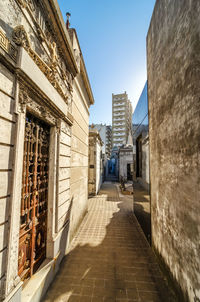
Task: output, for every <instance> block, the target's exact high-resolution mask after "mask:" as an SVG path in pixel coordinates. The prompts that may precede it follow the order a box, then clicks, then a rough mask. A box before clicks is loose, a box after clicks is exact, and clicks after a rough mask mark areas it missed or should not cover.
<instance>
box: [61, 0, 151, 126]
mask: <svg viewBox="0 0 200 302" xmlns="http://www.w3.org/2000/svg"><path fill="white" fill-rule="evenodd" d="M58 3H59V5H60V8H61V11H62V14H63V17H64V20H66V16H65V14H66V12H68V11H69V12H70V13H71V18H70V23H71V27H73V28H75V29H76V31H77V34H78V38H79V42H80V46H81V50H82V53H83V57H84V61H85V65H86V68H87V72H88V76H89V80H90V84H91V87H92V91H93V95H94V99H95V104H94V105H93V106H91V107H90V123H100V122H102V123H107V124H109V123H110V124H111V123H112V93H114V94H116V93H122V92H124V91H126V92H127V93H128V95H129V98H130V100H131V102H132V104H133V108H134V107H135V106H136V103H137V101H138V99H139V96H140V94H141V92H142V89H143V87H144V85H145V81H146V78H147V75H146V35H147V31H148V27H149V24H150V20H151V15H152V12H153V8H154V4H155V0H58Z"/></svg>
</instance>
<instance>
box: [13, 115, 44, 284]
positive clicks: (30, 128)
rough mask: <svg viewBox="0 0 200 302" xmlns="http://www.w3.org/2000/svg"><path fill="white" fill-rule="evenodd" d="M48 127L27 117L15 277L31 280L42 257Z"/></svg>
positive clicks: (33, 118) (31, 117)
mask: <svg viewBox="0 0 200 302" xmlns="http://www.w3.org/2000/svg"><path fill="white" fill-rule="evenodd" d="M48 157H49V126H48V125H46V124H45V123H44V122H42V121H40V120H39V119H37V118H35V117H34V116H32V115H30V114H27V117H26V126H25V141H24V161H23V174H22V198H21V225H20V236H19V259H18V268H19V271H18V273H19V276H20V277H21V279H22V280H26V279H28V278H30V277H31V276H32V274H33V273H34V272H35V271H36V270H37V268H38V267H39V266H40V264H41V263H42V261H43V260H44V259H45V257H46V236H47V201H48Z"/></svg>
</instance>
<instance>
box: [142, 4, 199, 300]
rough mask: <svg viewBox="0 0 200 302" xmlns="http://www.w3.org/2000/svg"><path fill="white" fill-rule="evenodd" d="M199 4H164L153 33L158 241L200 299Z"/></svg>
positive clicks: (184, 285)
mask: <svg viewBox="0 0 200 302" xmlns="http://www.w3.org/2000/svg"><path fill="white" fill-rule="evenodd" d="M199 16H200V2H199V1H196V0H191V1H187V0H177V1H170V0H165V1H162V0H157V2H156V5H155V9H154V13H153V16H152V20H151V24H150V28H149V32H148V36H147V62H148V98H149V137H150V169H151V173H150V174H151V175H150V179H151V214H152V241H153V245H154V247H155V249H156V250H157V252H158V253H159V254H160V256H161V257H162V259H163V260H164V262H165V264H166V265H167V267H168V269H169V271H170V272H171V274H172V276H173V278H174V279H175V280H176V282H177V284H178V286H179V287H180V288H181V291H182V292H183V293H184V297H185V299H186V300H189V301H199V300H200V257H199V251H200V245H199V242H200V215H199V213H200V202H199V201H200V177H199V175H200V172H199V171H200V170H199V159H200V157H199V154H200V153H199V150H200V99H199V96H200V85H199V78H200V52H199V49H200V26H199V24H200V18H199Z"/></svg>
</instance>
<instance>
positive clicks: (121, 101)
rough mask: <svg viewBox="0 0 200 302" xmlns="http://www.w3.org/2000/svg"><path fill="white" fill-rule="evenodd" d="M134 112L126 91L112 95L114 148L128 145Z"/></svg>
mask: <svg viewBox="0 0 200 302" xmlns="http://www.w3.org/2000/svg"><path fill="white" fill-rule="evenodd" d="M132 111H133V109H132V105H131V102H130V100H129V99H128V94H127V93H126V91H125V92H124V93H121V94H112V147H114V146H117V147H120V146H122V145H124V144H126V142H127V139H128V134H129V132H131V127H132Z"/></svg>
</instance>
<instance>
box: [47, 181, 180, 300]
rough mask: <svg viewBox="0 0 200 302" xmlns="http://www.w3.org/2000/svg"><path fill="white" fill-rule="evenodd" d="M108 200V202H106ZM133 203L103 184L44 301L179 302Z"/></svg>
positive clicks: (114, 189)
mask: <svg viewBox="0 0 200 302" xmlns="http://www.w3.org/2000/svg"><path fill="white" fill-rule="evenodd" d="M106 195H107V197H106ZM132 204H133V202H132V199H131V198H128V199H127V198H126V197H124V198H123V197H121V194H120V197H119V194H118V190H117V186H116V185H115V184H113V183H104V184H103V187H102V189H101V191H100V194H99V195H98V196H97V197H95V198H91V199H89V212H88V214H87V215H86V217H85V218H84V220H83V222H82V224H81V226H80V229H79V231H78V233H77V234H76V237H75V239H74V241H73V243H72V246H71V251H70V253H69V255H68V256H66V257H65V259H64V260H63V262H62V265H61V270H60V271H59V273H58V275H57V277H56V279H55V280H54V282H53V284H52V285H51V287H50V289H49V291H48V293H47V295H46V297H45V299H44V301H45V302H50V301H55V302H62V301H63V302H64V301H69V302H75V301H76V302H77V301H80V302H84V301H85V302H100V301H101V302H102V301H104V302H115V301H121V302H122V301H140V302H150V301H155V302H156V301H159V302H164V301H176V300H174V299H173V297H172V296H171V294H170V291H169V289H168V288H167V286H166V284H165V281H164V279H163V277H162V275H161V272H160V270H159V268H158V265H157V263H156V260H155V258H154V256H153V254H152V252H151V248H150V247H149V245H148V243H147V240H146V238H145V236H144V235H143V233H142V231H141V228H140V226H139V224H138V222H137V220H136V218H135V217H134V215H133V214H132Z"/></svg>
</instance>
